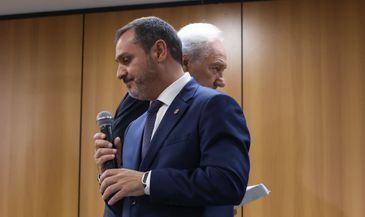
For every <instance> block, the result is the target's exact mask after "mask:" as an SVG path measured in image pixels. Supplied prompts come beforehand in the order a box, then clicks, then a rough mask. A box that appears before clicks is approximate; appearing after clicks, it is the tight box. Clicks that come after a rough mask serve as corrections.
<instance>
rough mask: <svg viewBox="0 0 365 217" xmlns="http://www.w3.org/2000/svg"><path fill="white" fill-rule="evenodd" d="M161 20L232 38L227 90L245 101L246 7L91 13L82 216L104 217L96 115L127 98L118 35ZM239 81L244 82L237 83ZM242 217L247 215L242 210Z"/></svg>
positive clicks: (87, 25)
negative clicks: (204, 25)
mask: <svg viewBox="0 0 365 217" xmlns="http://www.w3.org/2000/svg"><path fill="white" fill-rule="evenodd" d="M151 15H153V16H158V17H161V18H162V19H164V20H166V21H168V22H169V23H170V24H172V25H173V26H174V27H175V28H176V29H177V30H178V29H179V28H181V27H182V26H184V25H186V24H188V23H191V22H210V23H213V24H216V25H217V26H218V27H219V28H221V29H222V30H223V31H224V33H225V36H226V40H225V46H226V48H227V55H228V69H227V70H226V71H225V77H226V80H227V83H228V85H227V88H224V89H223V91H225V92H227V93H228V94H229V95H231V96H233V97H234V98H235V99H236V100H237V101H238V102H240V101H241V52H240V48H241V28H240V26H241V4H240V3H235V4H215V5H204V6H186V7H173V8H162V9H145V10H130V11H120V12H112V13H97V14H89V15H86V21H85V50H84V57H85V61H84V92H83V112H82V114H83V118H82V120H83V122H82V126H83V128H82V129H83V130H82V158H81V160H82V170H81V198H80V200H81V202H80V216H81V217H86V216H101V215H102V212H103V202H102V200H101V197H100V193H99V191H98V185H97V182H96V166H95V162H94V159H93V154H94V146H93V140H92V136H93V134H94V133H95V132H97V131H98V128H97V126H96V123H95V117H96V115H97V113H98V112H99V111H101V110H108V111H112V112H114V111H115V108H116V106H117V105H118V103H119V101H120V99H121V97H122V96H123V95H124V94H125V92H126V89H125V87H124V84H122V83H121V82H120V81H118V80H117V78H116V64H115V62H114V54H115V44H114V33H115V31H116V30H117V29H118V28H120V27H121V26H123V25H125V24H126V23H128V22H130V21H131V20H133V19H135V18H139V17H142V16H151ZM237 78H238V79H237ZM239 216H241V212H240V211H239Z"/></svg>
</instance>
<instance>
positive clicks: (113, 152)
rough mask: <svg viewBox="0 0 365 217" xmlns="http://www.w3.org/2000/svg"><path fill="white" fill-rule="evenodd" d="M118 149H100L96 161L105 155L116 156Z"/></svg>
mask: <svg viewBox="0 0 365 217" xmlns="http://www.w3.org/2000/svg"><path fill="white" fill-rule="evenodd" d="M116 154H117V149H115V148H99V149H97V150H96V151H95V154H94V157H95V160H97V159H99V158H101V157H103V156H104V155H116Z"/></svg>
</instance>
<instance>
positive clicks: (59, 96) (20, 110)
mask: <svg viewBox="0 0 365 217" xmlns="http://www.w3.org/2000/svg"><path fill="white" fill-rule="evenodd" d="M0 29H1V34H0V78H1V79H0V93H1V95H0V102H1V106H0V123H1V124H0V132H1V133H2V139H1V141H0V148H1V151H0V174H1V179H0V192H1V194H0V216H11V217H20V216H34V217H49V216H54V217H57V216H59V217H61V216H70V217H73V216H74V217H76V216H77V212H78V176H79V170H78V169H79V140H80V100H81V94H80V90H81V54H82V53H81V49H82V46H81V45H82V43H81V42H82V17H81V16H78V15H77V16H76V15H75V16H62V17H61V16H60V17H48V18H32V19H20V20H2V21H0Z"/></svg>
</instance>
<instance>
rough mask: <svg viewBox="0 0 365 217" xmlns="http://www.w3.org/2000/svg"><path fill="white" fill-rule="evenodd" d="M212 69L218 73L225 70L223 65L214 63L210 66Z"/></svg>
mask: <svg viewBox="0 0 365 217" xmlns="http://www.w3.org/2000/svg"><path fill="white" fill-rule="evenodd" d="M209 68H210V70H211V71H213V72H214V73H218V72H221V71H223V69H224V68H223V66H219V65H213V66H210V67H209Z"/></svg>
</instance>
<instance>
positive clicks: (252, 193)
mask: <svg viewBox="0 0 365 217" xmlns="http://www.w3.org/2000/svg"><path fill="white" fill-rule="evenodd" d="M269 193H270V190H269V189H268V188H267V187H266V186H265V185H264V184H262V183H260V184H257V185H249V186H247V188H246V194H245V196H244V197H243V199H242V201H241V203H240V204H239V205H237V206H235V207H234V208H239V207H241V206H242V205H244V204H247V203H249V202H251V201H254V200H257V199H260V198H262V197H265V196H266V195H269Z"/></svg>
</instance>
